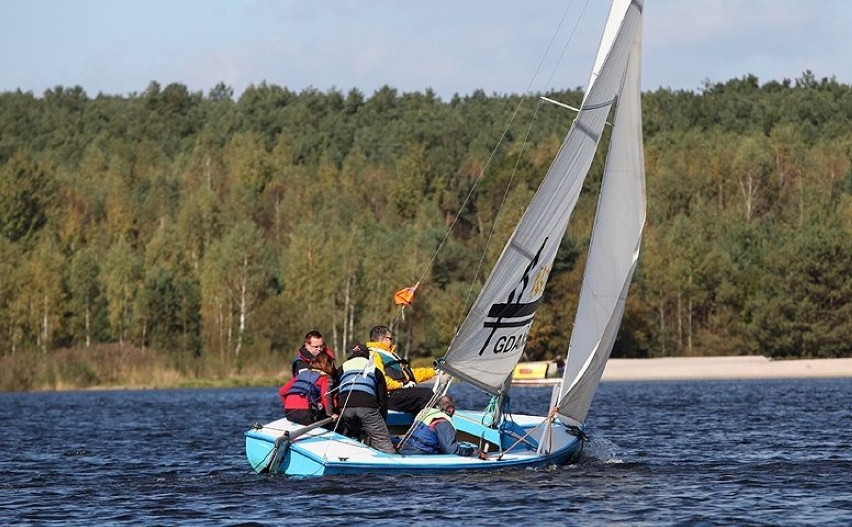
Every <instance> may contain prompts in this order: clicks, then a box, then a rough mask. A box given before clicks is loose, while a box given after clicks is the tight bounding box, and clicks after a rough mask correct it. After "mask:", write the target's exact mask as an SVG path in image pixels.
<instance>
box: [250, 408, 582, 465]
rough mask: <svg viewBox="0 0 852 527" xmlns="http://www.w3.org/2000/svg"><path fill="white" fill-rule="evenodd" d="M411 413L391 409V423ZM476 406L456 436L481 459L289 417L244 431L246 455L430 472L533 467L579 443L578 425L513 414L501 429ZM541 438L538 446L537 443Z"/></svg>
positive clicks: (262, 461)
mask: <svg viewBox="0 0 852 527" xmlns="http://www.w3.org/2000/svg"><path fill="white" fill-rule="evenodd" d="M406 419H408V422H410V419H411V416H406V415H405V414H396V415H394V414H391V415H390V416H389V424H390V425H391V427H392V428H394V427H396V426H397V425H401V424H403V423H404V422H405V420H406ZM483 421H484V416H483V414H482V413H479V412H461V411H460V412H458V413H457V414H456V415H455V416H454V417H453V422H454V424H455V426H456V429H457V430H458V435H459V438H460V439H462V440H467V441H469V442H471V443H473V444H475V445H479V446H480V447H482V449H483V450H484V451H487V452H486V454H485V456H483V457H484V458H485V459H481V458H480V457H477V456H473V457H462V456H456V455H401V454H385V453H383V452H379V451H377V450H375V449H372V448H370V447H368V446H367V445H364V444H363V443H360V442H358V441H356V440H354V439H351V438H348V437H346V436H344V435H342V434H338V433H336V432H333V431H330V430H325V429H323V428H317V429H314V430H311V431H310V432H308V433H305V434H304V435H299V437H297V438H295V439H293V440H288V435H290V434H293V435H298V434H299V432H300V430H301V429H303V427H302V426H301V425H298V424H296V423H291V422H290V421H288V420H287V419H279V420H277V421H273V422H272V423H269V424H267V425H265V426H263V427H259V428H254V429H251V430H248V431H246V433H245V438H246V456H247V458H248V460H249V463H250V464H251V466H252V467H253V468H254V470H255V471H256V472H259V473H272V474H287V475H292V476H322V475H336V474H429V473H454V472H460V471H472V472H474V471H476V472H478V471H488V470H504V469H509V468H535V467H542V466H546V465H561V464H566V463H569V462H571V461H572V460H573V459H575V457H576V456H577V455H578V454H579V451H580V449H581V448H582V440H581V437H580V435H581V434H578V432H577V430H576V429H572V428H569V427H566V426H564V425H563V424H562V423H560V422H559V421H557V420H553V421H551V422H550V423H546V424H545V423H544V421H545V418H544V417H541V416H524V415H515V416H513V421H512V422H511V423H510V424H507V425H504V426H503V427H502V429H501V430H497V429H493V428H489V427H488V426H486V425H485V424H483ZM541 442H544V444H543V445H541V448H539V446H540V443H541Z"/></svg>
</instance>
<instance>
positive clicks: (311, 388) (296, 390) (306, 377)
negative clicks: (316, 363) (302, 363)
mask: <svg viewBox="0 0 852 527" xmlns="http://www.w3.org/2000/svg"><path fill="white" fill-rule="evenodd" d="M323 375H325V374H324V373H322V372H319V371H314V370H302V371H301V372H300V373H299V375H298V376H297V377H296V381H295V382H294V383H293V385H292V386H290V389H289V390H287V395H299V396H301V397H305V398H306V399H307V400H308V404H309V405H310V406H311V407H317V408H318V407H319V406H321V399H322V394H321V393H320V387H319V384H318V382H319V380H320V377H322V376H323Z"/></svg>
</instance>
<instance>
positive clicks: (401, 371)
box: [367, 326, 437, 413]
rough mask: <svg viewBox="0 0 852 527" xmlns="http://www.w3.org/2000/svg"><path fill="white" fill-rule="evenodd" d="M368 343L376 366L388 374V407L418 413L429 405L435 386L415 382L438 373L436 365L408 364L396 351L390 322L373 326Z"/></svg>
mask: <svg viewBox="0 0 852 527" xmlns="http://www.w3.org/2000/svg"><path fill="white" fill-rule="evenodd" d="M367 347H368V348H370V352H371V354H372V357H373V361H374V362H375V363H376V368H377V369H379V370H381V371H382V373H383V374H384V375H385V380H386V381H387V385H388V408H389V409H391V410H396V411H399V412H411V413H416V412H419V411H420V410H422V409H423V408H426V407H427V406H429V403H430V401H431V400H432V396H433V392H432V388H430V387H428V386H416V384H417V383H419V382H424V381H428V380H429V379H431V378H433V377H434V376H435V375H437V373H436V372H435V369H434V368H412V367H411V366H409V365H408V361H407V360H405V359H403V358H402V357H400V356H399V355H397V353H396V346H394V344H393V332H391V330H390V328H389V327H387V326H373V329H371V330H370V341H369V342H367Z"/></svg>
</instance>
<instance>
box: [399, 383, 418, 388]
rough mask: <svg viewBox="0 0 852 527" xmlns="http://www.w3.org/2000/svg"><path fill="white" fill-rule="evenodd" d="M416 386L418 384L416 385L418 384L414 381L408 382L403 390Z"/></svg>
mask: <svg viewBox="0 0 852 527" xmlns="http://www.w3.org/2000/svg"><path fill="white" fill-rule="evenodd" d="M415 384H417V383H416V382H414V381H408V382H407V383H405V384H403V385H402V387H403V388H411V387H412V386H414V385H415Z"/></svg>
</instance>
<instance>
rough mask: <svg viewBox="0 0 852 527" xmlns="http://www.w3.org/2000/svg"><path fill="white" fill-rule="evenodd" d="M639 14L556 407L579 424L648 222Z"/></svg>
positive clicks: (629, 30)
mask: <svg viewBox="0 0 852 527" xmlns="http://www.w3.org/2000/svg"><path fill="white" fill-rule="evenodd" d="M638 7H641V6H638ZM640 15H641V13H640V9H636V10H635V16H633V17H628V18H627V19H625V24H624V26H623V27H622V31H621V32H620V33H619V37H618V38H623V39H625V41H626V42H625V43H626V44H629V45H630V54H629V58H628V62H627V67H626V71H625V70H622V71H624V81H623V86H622V88H621V90H620V94H619V97H618V105H617V110H616V116H615V123H614V126H613V132H612V139H611V141H610V146H609V151H608V153H607V161H606V165H605V168H604V177H603V182H602V185H601V193H600V197H599V201H598V210H597V215H596V217H595V225H594V228H593V231H592V239H591V244H590V247H589V255H588V260H587V263H586V268H585V273H584V276H583V284H582V287H581V289H580V299H579V302H578V307H577V314H576V317H575V321H574V331H573V333H572V335H571V343H570V346H569V351H568V357H567V360H566V364H565V376H564V380H563V384H562V387H561V390H560V399H559V402H558V405H557V406H558V407H559V414H560V416H561V417H563V418H566V419H568V420H571V421H574V422H576V423H582V422H584V421H585V419H586V415H587V413H588V410H589V407H590V405H591V402H592V397H593V396H594V393H595V391H596V389H597V386H598V384H599V383H600V379H601V375H602V374H603V370H604V367H605V366H606V362H607V360H608V359H609V355H610V353H611V351H612V347H613V344H614V343H615V338H616V336H617V333H618V328H619V326H620V325H621V318H622V315H623V313H624V306H625V300H626V297H627V290H628V288H629V286H630V282H631V280H632V277H633V272H634V270H635V268H636V262H637V260H638V257H639V245H640V241H641V237H642V229H643V225H644V223H645V172H644V166H645V164H644V154H643V145H642V117H641V99H640V83H639V79H640V51H641V16H640Z"/></svg>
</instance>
